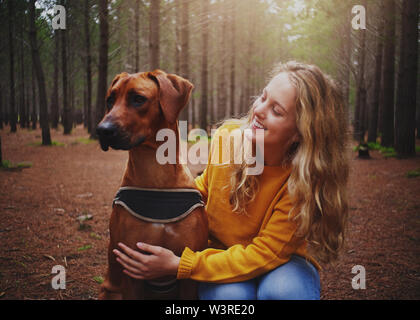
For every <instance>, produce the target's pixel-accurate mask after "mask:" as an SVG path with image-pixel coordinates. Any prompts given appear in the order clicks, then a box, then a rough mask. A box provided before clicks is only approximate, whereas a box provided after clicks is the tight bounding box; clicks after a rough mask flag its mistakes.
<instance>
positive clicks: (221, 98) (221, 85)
mask: <svg viewBox="0 0 420 320" xmlns="http://www.w3.org/2000/svg"><path fill="white" fill-rule="evenodd" d="M225 4H226V3H225V1H223V0H219V15H220V16H221V17H222V23H221V24H220V34H219V41H220V42H219V47H218V48H219V52H218V56H219V63H218V66H219V69H218V82H217V120H218V121H220V120H223V119H224V118H225V117H226V107H227V105H226V104H227V99H226V93H227V90H226V70H227V68H226V58H227V57H226V55H227V52H228V50H226V40H227V39H226V30H227V23H226V6H225Z"/></svg>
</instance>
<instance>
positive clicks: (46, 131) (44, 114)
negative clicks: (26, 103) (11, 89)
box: [29, 0, 51, 145]
mask: <svg viewBox="0 0 420 320" xmlns="http://www.w3.org/2000/svg"><path fill="white" fill-rule="evenodd" d="M29 17H30V18H29V20H30V23H29V39H30V42H31V53H32V61H33V65H34V68H35V73H36V78H37V80H38V91H39V122H40V124H41V129H42V144H43V145H51V135H50V125H49V123H48V107H47V93H46V90H45V78H44V71H43V69H42V64H41V59H40V57H39V51H38V43H37V38H36V28H35V0H31V1H30V4H29Z"/></svg>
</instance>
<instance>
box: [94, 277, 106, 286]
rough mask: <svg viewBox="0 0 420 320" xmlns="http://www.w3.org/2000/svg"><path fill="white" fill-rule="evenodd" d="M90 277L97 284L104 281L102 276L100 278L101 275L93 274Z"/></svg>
mask: <svg viewBox="0 0 420 320" xmlns="http://www.w3.org/2000/svg"><path fill="white" fill-rule="evenodd" d="M92 279H93V280H94V281H95V282H97V283H99V284H102V283H103V282H104V278H102V277H101V276H94V277H93V278H92Z"/></svg>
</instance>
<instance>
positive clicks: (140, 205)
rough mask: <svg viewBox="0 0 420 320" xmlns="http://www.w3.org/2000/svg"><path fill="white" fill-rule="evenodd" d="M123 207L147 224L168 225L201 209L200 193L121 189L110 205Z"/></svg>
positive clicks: (184, 190) (192, 191)
mask: <svg viewBox="0 0 420 320" xmlns="http://www.w3.org/2000/svg"><path fill="white" fill-rule="evenodd" d="M116 204H118V205H120V206H122V207H124V208H125V209H126V210H127V211H128V212H130V213H131V214H132V215H133V216H135V217H136V218H139V219H141V220H144V221H147V222H156V223H170V222H176V221H179V220H181V219H183V218H185V217H186V216H188V215H189V214H190V213H191V212H192V211H193V210H194V209H196V208H198V207H203V206H204V203H203V201H202V199H201V193H200V191H198V190H195V189H146V188H136V187H121V188H120V189H119V190H118V192H117V195H116V196H115V198H114V201H113V203H112V205H113V206H114V205H116Z"/></svg>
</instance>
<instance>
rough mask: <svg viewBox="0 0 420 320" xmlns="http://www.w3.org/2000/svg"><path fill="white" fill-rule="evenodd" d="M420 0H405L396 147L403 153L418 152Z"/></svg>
mask: <svg viewBox="0 0 420 320" xmlns="http://www.w3.org/2000/svg"><path fill="white" fill-rule="evenodd" d="M418 17H419V2H418V0H403V3H402V17H401V22H402V29H401V54H400V65H399V72H398V89H397V105H396V111H395V150H396V151H397V154H398V156H400V157H409V156H415V155H416V151H415V129H416V122H415V119H416V94H417V92H416V89H417V68H418V66H417V64H418Z"/></svg>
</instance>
